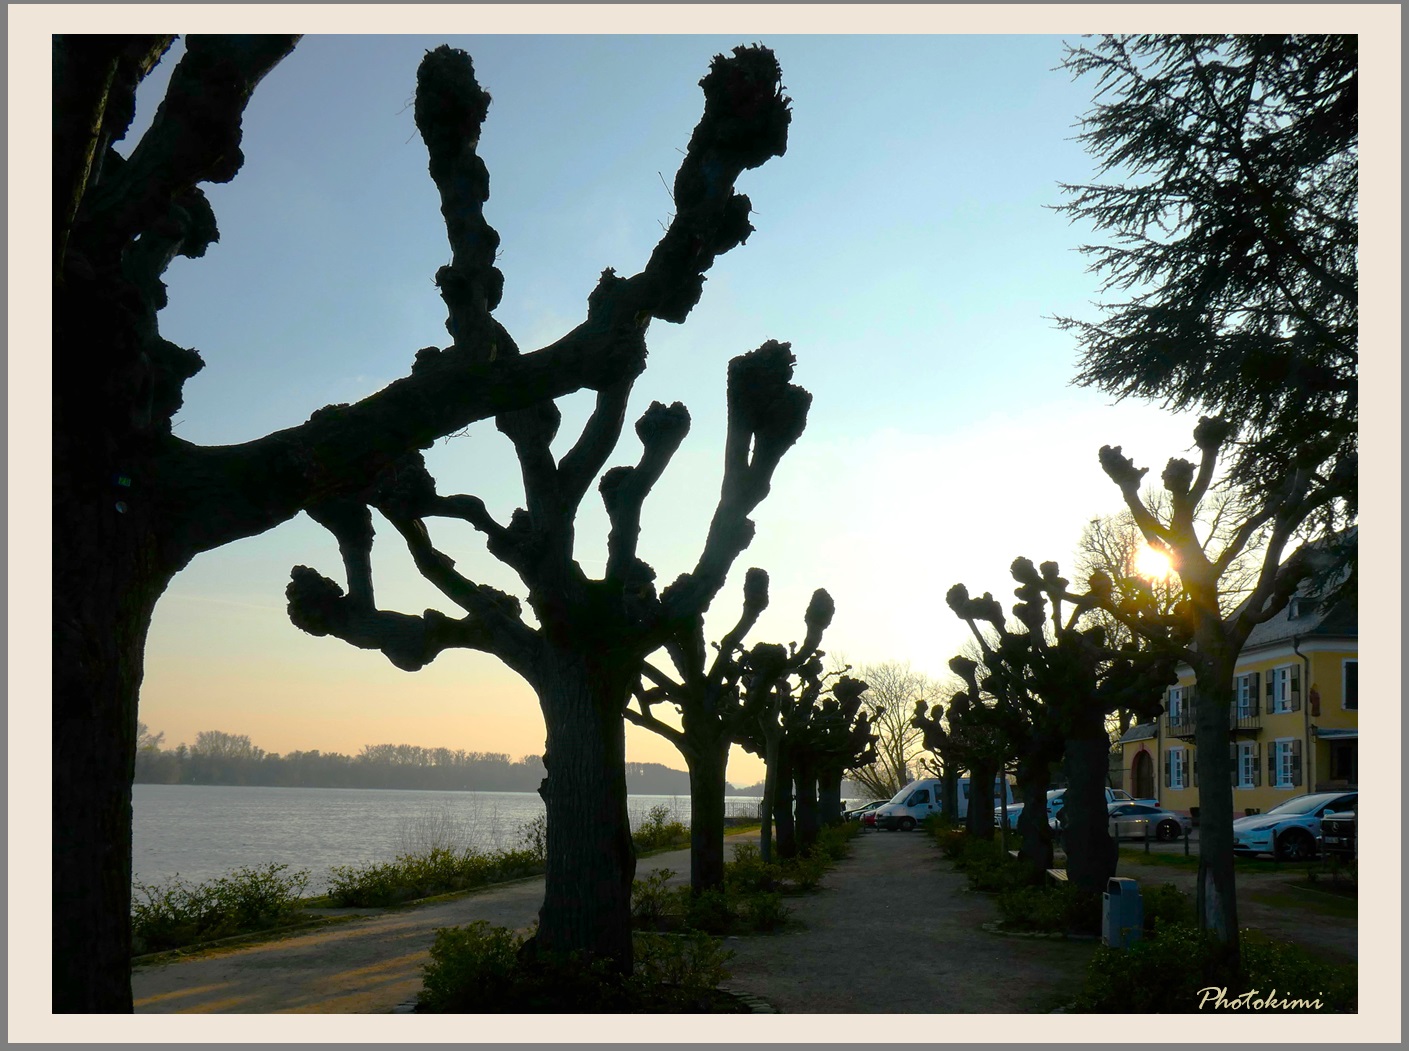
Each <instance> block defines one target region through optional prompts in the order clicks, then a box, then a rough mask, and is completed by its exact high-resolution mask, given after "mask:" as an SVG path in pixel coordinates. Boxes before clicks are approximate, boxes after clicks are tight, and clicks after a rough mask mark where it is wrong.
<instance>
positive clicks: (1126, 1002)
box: [1072, 923, 1357, 1014]
mask: <svg viewBox="0 0 1409 1051" xmlns="http://www.w3.org/2000/svg"><path fill="white" fill-rule="evenodd" d="M1356 988H1357V985H1356V972H1355V968H1354V967H1346V966H1339V965H1333V964H1327V963H1324V962H1321V961H1319V960H1317V959H1315V958H1314V957H1312V956H1311V955H1310V954H1309V953H1308V952H1306V950H1304V949H1302V948H1301V947H1300V946H1296V945H1291V944H1288V943H1285V942H1273V941H1264V940H1260V939H1258V938H1257V936H1256V935H1255V934H1254V933H1253V932H1251V931H1244V932H1243V936H1242V968H1241V972H1240V973H1239V974H1237V975H1228V974H1225V973H1222V972H1221V970H1220V968H1219V965H1218V950H1217V947H1216V945H1215V944H1214V942H1213V941H1212V939H1211V938H1209V937H1208V936H1206V935H1205V934H1204V933H1203V932H1202V931H1200V930H1199V929H1198V928H1196V927H1194V926H1193V925H1191V924H1183V923H1170V924H1166V923H1159V924H1158V925H1157V926H1156V929H1155V932H1154V934H1152V935H1149V936H1147V937H1145V938H1144V939H1142V940H1141V941H1138V942H1136V943H1135V944H1134V945H1132V946H1131V947H1130V948H1128V949H1124V950H1121V949H1110V948H1106V947H1104V946H1098V947H1097V949H1096V953H1095V955H1094V956H1093V958H1092V960H1091V963H1090V965H1089V967H1088V968H1087V973H1086V983H1085V987H1084V989H1083V990H1082V994H1081V996H1080V997H1079V998H1078V1000H1077V1001H1076V1002H1075V1003H1074V1004H1073V1005H1072V1006H1073V1009H1074V1010H1077V1011H1092V1012H1120V1013H1132V1014H1154V1013H1163V1014H1170V1013H1181V1014H1182V1013H1194V1012H1198V1011H1200V1005H1201V1004H1202V1005H1203V1006H1202V1010H1203V1012H1205V1013H1207V1012H1210V1011H1221V1012H1226V1013H1230V1014H1231V1013H1237V1012H1236V1011H1235V1010H1234V1009H1230V1008H1228V1007H1226V1006H1225V1007H1221V1008H1220V1007H1216V1006H1214V1005H1215V1003H1216V1002H1217V1000H1216V998H1217V992H1218V991H1219V990H1222V991H1224V993H1225V995H1226V999H1227V1001H1229V1002H1232V1001H1235V1000H1236V999H1237V998H1238V997H1239V996H1240V995H1241V994H1244V993H1250V992H1255V994H1256V995H1260V996H1263V997H1273V998H1275V999H1276V1000H1277V1001H1280V1002H1282V1003H1286V1002H1287V1001H1291V1000H1305V1001H1319V1004H1320V1006H1318V1007H1310V1008H1305V1007H1303V1008H1299V1010H1312V1011H1320V1012H1328V1013H1340V1012H1353V1011H1355V1010H1356V1002H1357V991H1356ZM1274 1009H1275V1008H1274ZM1283 1010H1285V1008H1283Z"/></svg>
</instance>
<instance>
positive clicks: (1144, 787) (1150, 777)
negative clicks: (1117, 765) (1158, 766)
mask: <svg viewBox="0 0 1409 1051" xmlns="http://www.w3.org/2000/svg"><path fill="white" fill-rule="evenodd" d="M1130 794H1131V795H1132V796H1134V797H1135V798H1136V799H1153V798H1154V795H1155V763H1154V760H1153V759H1151V758H1150V753H1149V752H1146V751H1145V750H1144V749H1141V750H1140V751H1139V752H1137V753H1136V755H1135V761H1134V762H1133V763H1131V764H1130Z"/></svg>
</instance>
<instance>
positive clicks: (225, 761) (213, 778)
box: [135, 723, 757, 796]
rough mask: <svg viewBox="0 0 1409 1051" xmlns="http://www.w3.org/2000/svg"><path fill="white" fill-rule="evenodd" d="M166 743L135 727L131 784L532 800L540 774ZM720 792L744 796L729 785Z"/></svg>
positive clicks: (679, 777) (414, 748) (498, 755)
mask: <svg viewBox="0 0 1409 1051" xmlns="http://www.w3.org/2000/svg"><path fill="white" fill-rule="evenodd" d="M165 736H166V735H165V734H164V733H156V734H153V733H151V732H150V731H149V730H148V728H147V726H146V724H144V723H142V724H138V748H137V775H136V778H135V780H136V783H137V784H145V785H265V786H277V787H282V788H407V789H426V790H434V791H452V792H453V791H478V792H536V791H538V786H539V784H540V783H541V782H542V781H543V777H544V774H545V770H544V767H543V759H542V757H541V756H537V755H525V756H520V757H519V758H518V759H512V758H510V757H509V755H508V754H507V753H505V752H475V751H467V750H465V749H463V748H425V747H422V746H420V745H414V744H369V745H363V746H362V750H361V751H359V752H358V753H357V754H356V755H344V754H342V753H341V752H322V751H319V750H318V749H316V748H315V749H313V750H312V751H307V752H304V751H294V752H289V753H288V754H287V755H280V754H278V753H277V752H266V751H265V750H264V749H263V748H260V747H259V746H258V745H256V744H254V743H253V742H251V741H250V739H249V736H248V735H247V734H231V733H225V732H223V731H221V730H202V731H200V732H199V733H198V734H196V739H195V742H194V743H193V744H190V745H187V744H185V743H184V742H183V743H182V744H178V745H177V746H176V747H174V748H163V747H162V743H163V739H164V738H165ZM626 779H627V791H628V792H629V793H630V794H632V795H681V796H683V795H688V794H689V791H690V779H689V775H688V774H686V772H685V771H683V770H672V769H671V768H670V767H668V766H663V765H662V764H660V763H627V764H626ZM726 791H727V792H728V794H730V795H740V794H743V795H748V794H750V792H749V790H748V789H746V788H745V789H739V788H735V787H734V786H733V785H729V786H727V789H726ZM752 794H755V795H756V794H757V793H756V792H755V793H752Z"/></svg>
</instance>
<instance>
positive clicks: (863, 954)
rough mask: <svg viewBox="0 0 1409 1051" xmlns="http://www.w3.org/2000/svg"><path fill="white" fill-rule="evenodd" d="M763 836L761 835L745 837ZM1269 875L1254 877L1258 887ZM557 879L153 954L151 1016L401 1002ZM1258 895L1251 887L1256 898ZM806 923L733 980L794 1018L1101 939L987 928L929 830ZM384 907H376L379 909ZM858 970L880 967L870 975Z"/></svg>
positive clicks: (1271, 929) (984, 1005) (526, 911)
mask: <svg viewBox="0 0 1409 1051" xmlns="http://www.w3.org/2000/svg"><path fill="white" fill-rule="evenodd" d="M731 839H732V840H733V841H735V842H738V841H745V840H747V841H753V840H754V839H755V836H754V835H747V836H740V837H731ZM662 868H667V869H672V870H674V871H675V872H676V876H675V877H674V879H672V880H671V882H673V883H683V882H686V881H687V880H688V872H689V851H688V850H680V851H673V852H670V853H666V854H658V855H656V856H654V857H651V858H646V859H643V860H642V861H641V862H640V864H639V866H638V875H645V874H646V873H647V872H651V871H654V870H656V869H662ZM1122 874H1123V875H1133V876H1135V877H1136V878H1138V879H1140V881H1141V882H1142V883H1145V882H1147V881H1153V882H1163V881H1165V880H1170V881H1173V882H1178V883H1183V882H1184V881H1185V879H1189V880H1191V879H1192V876H1185V875H1184V874H1183V873H1178V872H1176V871H1173V870H1170V869H1167V868H1161V869H1154V868H1146V867H1144V866H1134V865H1131V866H1126V865H1125V864H1124V863H1123V864H1122ZM1262 882H1264V881H1263V880H1262V879H1246V878H1245V877H1244V876H1242V875H1241V874H1240V878H1239V885H1240V888H1241V887H1250V888H1251V887H1253V886H1256V885H1258V884H1260V883H1262ZM542 898H543V881H542V878H541V877H538V878H533V879H527V880H520V881H518V882H516V883H510V884H502V885H499V886H496V887H488V888H485V889H483V890H480V891H477V892H473V893H471V894H467V895H465V896H463V897H460V898H456V899H455V900H453V901H446V902H438V903H434V904H428V905H422V906H417V907H413V908H409V909H400V910H389V911H383V912H381V914H379V915H363V916H360V917H359V918H356V919H351V920H347V921H345V922H343V923H340V924H337V925H334V926H330V927H325V928H320V929H317V930H312V931H306V932H301V933H295V934H292V935H289V936H286V937H282V938H278V939H275V940H273V941H269V942H265V943H262V944H251V945H240V946H234V947H230V948H227V949H218V950H211V951H207V952H203V953H201V954H199V955H196V956H192V957H189V958H185V959H178V960H176V961H174V962H170V963H160V964H139V965H138V966H136V967H135V968H134V970H133V976H132V985H133V996H134V999H135V1001H136V1010H137V1012H138V1013H139V1014H154V1013H309V1014H339V1013H352V1014H367V1013H387V1012H392V1011H395V1010H396V1009H397V1007H398V1005H402V1004H405V1003H406V1002H408V1001H410V1000H413V999H414V998H415V996H416V993H417V992H418V991H419V989H420V986H421V979H420V974H421V967H422V965H423V964H424V963H425V962H426V960H427V959H428V952H427V950H428V949H429V946H430V943H431V940H432V938H433V932H434V931H435V929H436V928H438V927H448V926H456V925H461V924H466V923H470V922H472V921H474V920H481V919H482V920H488V921H489V922H490V923H492V924H495V925H500V926H507V927H514V928H521V927H525V926H527V925H528V924H530V923H532V922H533V921H534V920H535V919H536V918H537V913H538V908H539V905H540V904H541V902H542ZM1241 898H1242V895H1241V894H1240V899H1241ZM786 900H787V904H788V905H789V906H790V908H791V909H792V910H793V920H794V923H793V925H792V926H791V927H790V928H789V929H788V930H786V931H783V932H780V933H777V934H772V935H755V936H746V937H736V938H730V939H727V941H726V942H725V944H726V946H727V947H728V948H729V949H732V950H733V951H734V953H735V956H734V959H733V961H732V962H731V964H730V969H731V971H732V973H733V977H732V978H731V979H730V980H729V981H728V982H727V983H726V986H725V987H726V988H728V989H730V990H732V991H734V992H738V993H744V994H750V995H752V996H754V997H761V998H763V1000H765V1001H767V1002H768V1003H769V1004H771V1005H773V1006H774V1007H776V1008H777V1009H778V1010H779V1011H780V1012H782V1013H786V1014H794V1013H811V1014H823V1013H844V1014H866V1013H882V1014H911V1013H924V1014H956V1013H981V1014H1015V1013H1030V1012H1045V1011H1050V1010H1052V1009H1053V1008H1054V1007H1056V1006H1057V1005H1058V1004H1059V1003H1061V1002H1062V1000H1063V999H1064V998H1066V997H1067V996H1068V995H1069V994H1070V993H1071V992H1074V991H1075V990H1076V988H1078V987H1079V985H1080V983H1081V977H1082V975H1083V973H1084V971H1085V967H1086V962H1087V960H1088V959H1089V958H1090V956H1091V953H1092V951H1093V949H1094V943H1093V942H1089V941H1067V940H1047V939H1032V938H1018V937H1007V936H1002V935H998V934H993V933H990V932H988V931H985V930H984V929H983V926H982V925H983V924H984V923H986V922H989V921H992V920H995V919H997V909H996V907H995V906H994V903H993V900H992V898H991V897H990V896H988V895H983V894H978V893H975V892H972V891H970V890H969V889H968V885H967V881H966V880H965V878H964V877H963V876H962V875H960V874H959V873H957V872H955V871H954V868H953V866H952V864H950V863H948V862H946V861H944V860H943V858H942V856H941V854H940V852H939V851H938V850H937V849H936V848H935V846H934V843H933V841H932V840H931V839H930V838H929V837H928V836H925V835H922V834H920V833H898V832H897V833H883V832H872V833H866V834H864V835H862V836H860V837H858V838H857V839H856V840H855V841H854V851H853V855H852V857H850V858H848V859H847V860H845V861H843V862H841V863H840V864H838V865H837V866H836V867H835V868H834V869H832V870H831V871H830V872H829V873H828V874H827V876H826V878H825V879H824V881H823V885H822V887H821V889H820V890H819V891H817V892H816V893H813V894H808V895H802V896H798V897H793V898H789V899H786ZM375 911H376V910H364V912H365V913H372V912H375ZM1242 920H1243V923H1244V925H1247V926H1261V927H1264V928H1265V929H1267V930H1268V933H1276V934H1278V935H1282V936H1289V937H1293V938H1296V939H1297V940H1300V941H1305V942H1307V943H1308V944H1313V945H1317V946H1320V947H1323V948H1329V949H1332V950H1333V951H1335V952H1338V953H1343V954H1345V955H1346V956H1349V957H1350V958H1354V955H1355V930H1356V924H1355V920H1354V919H1353V918H1352V919H1343V918H1341V919H1330V918H1326V917H1324V916H1321V917H1317V916H1314V915H1311V914H1303V913H1302V910H1301V909H1298V910H1297V915H1296V917H1295V920H1294V921H1293V920H1289V917H1288V915H1287V913H1286V912H1285V911H1284V910H1282V911H1277V910H1269V909H1265V908H1261V909H1260V908H1258V907H1249V906H1243V913H1242ZM858 975H860V976H865V977H863V978H861V979H858V977H857V976H858Z"/></svg>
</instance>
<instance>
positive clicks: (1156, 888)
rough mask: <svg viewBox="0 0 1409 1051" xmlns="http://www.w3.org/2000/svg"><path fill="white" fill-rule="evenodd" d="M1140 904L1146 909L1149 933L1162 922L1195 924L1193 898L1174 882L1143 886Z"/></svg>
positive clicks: (1146, 922) (1166, 923)
mask: <svg viewBox="0 0 1409 1051" xmlns="http://www.w3.org/2000/svg"><path fill="white" fill-rule="evenodd" d="M1140 904H1141V907H1142V908H1143V909H1144V910H1145V930H1146V931H1147V932H1149V933H1153V932H1154V931H1155V929H1156V928H1157V927H1158V926H1160V925H1162V924H1163V925H1168V924H1183V925H1185V926H1194V925H1195V920H1196V917H1195V915H1194V901H1193V899H1192V898H1190V897H1189V895H1188V893H1187V892H1185V891H1182V890H1180V889H1179V888H1178V887H1176V886H1175V885H1174V884H1173V883H1157V884H1153V885H1151V886H1148V887H1141V888H1140Z"/></svg>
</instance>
